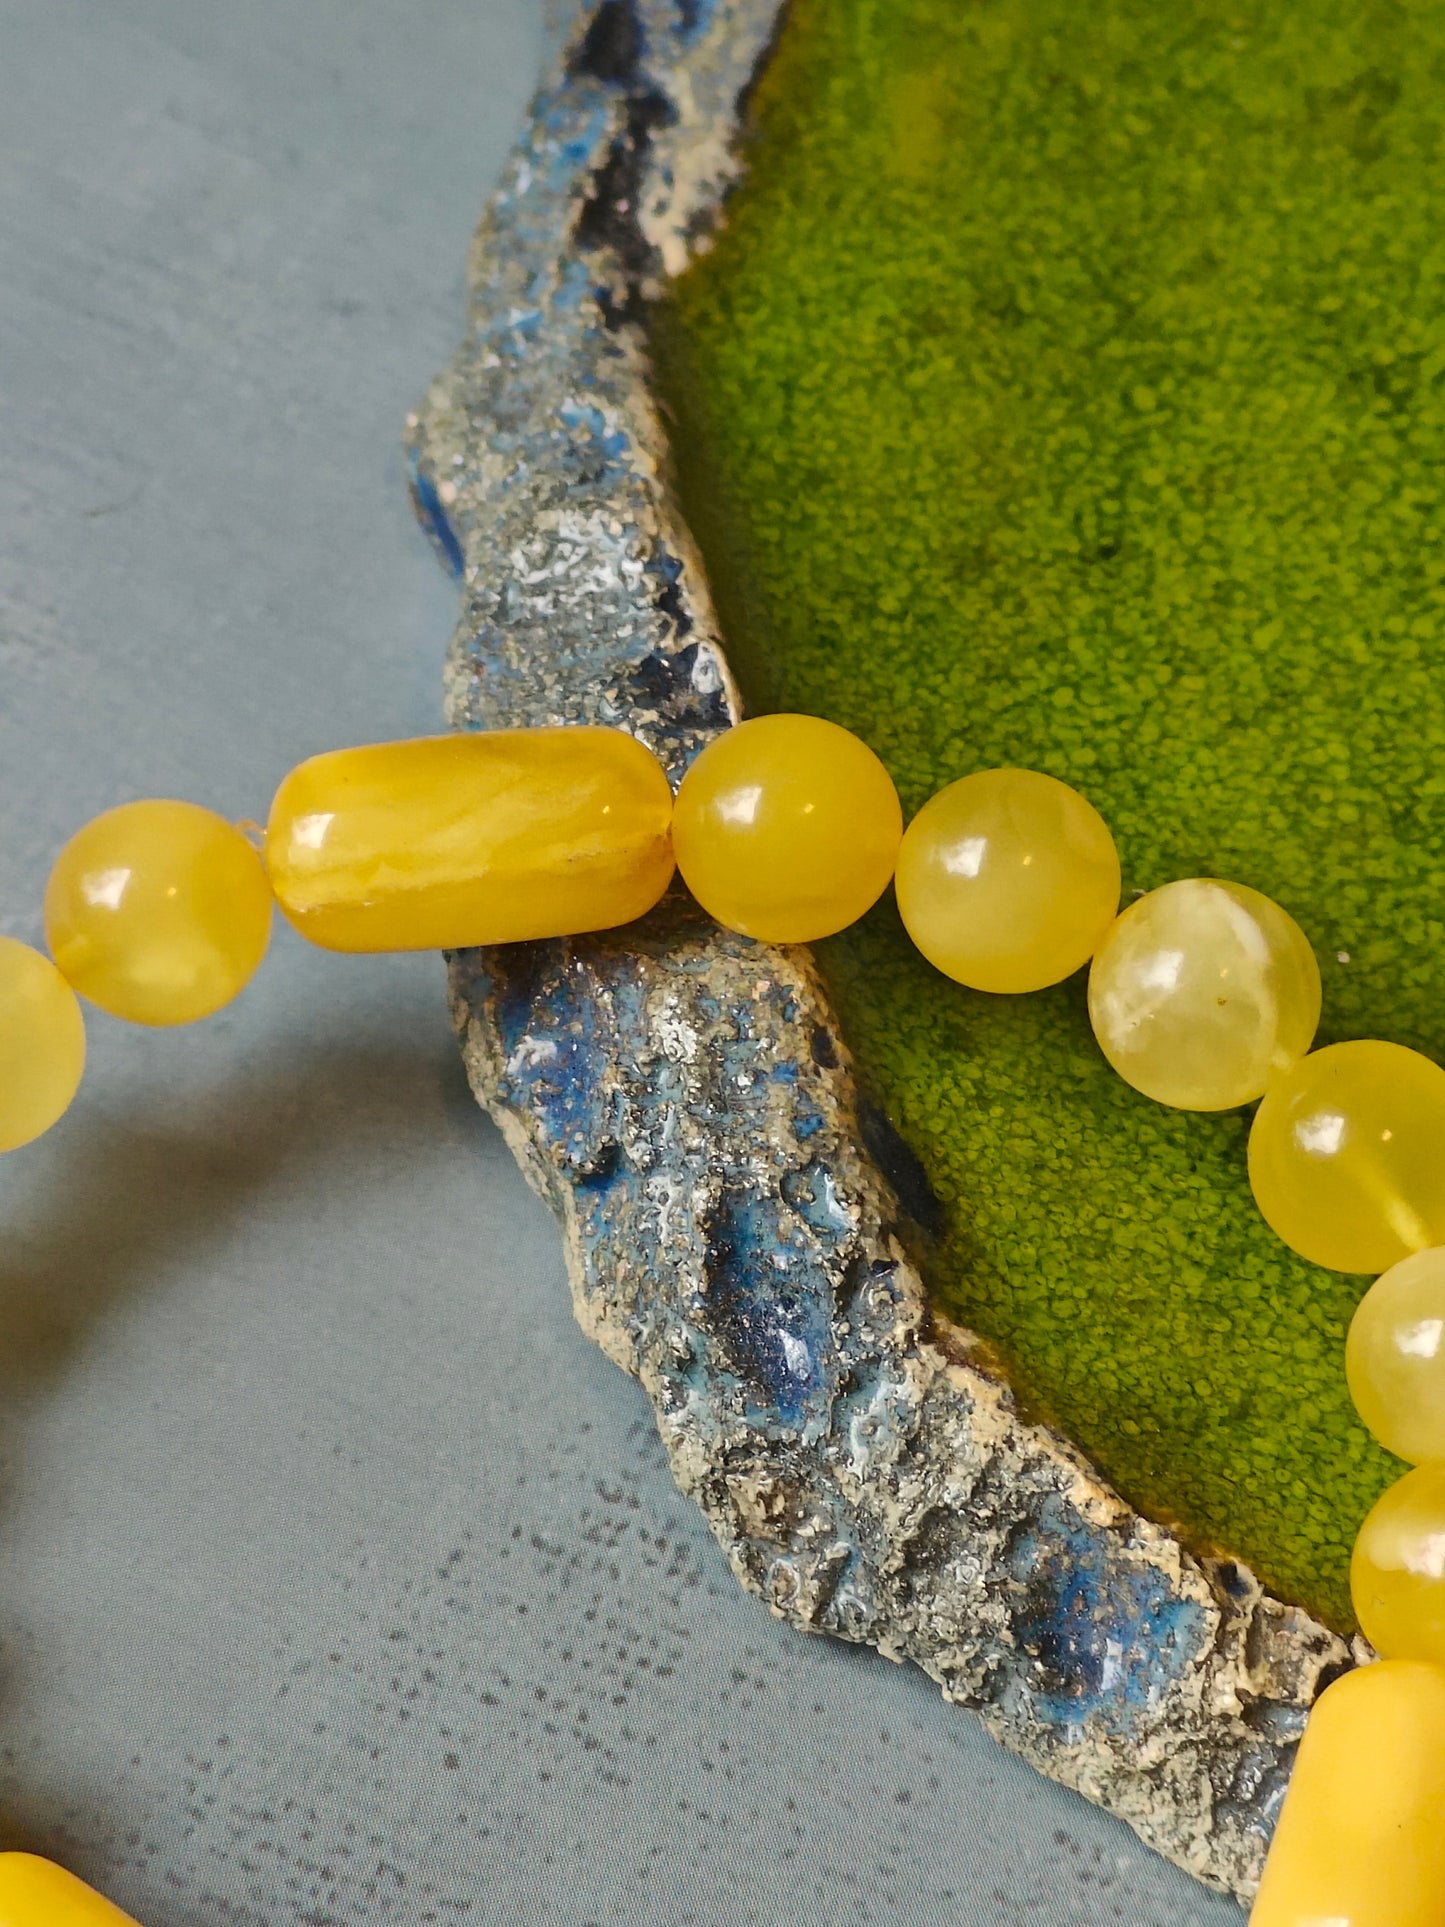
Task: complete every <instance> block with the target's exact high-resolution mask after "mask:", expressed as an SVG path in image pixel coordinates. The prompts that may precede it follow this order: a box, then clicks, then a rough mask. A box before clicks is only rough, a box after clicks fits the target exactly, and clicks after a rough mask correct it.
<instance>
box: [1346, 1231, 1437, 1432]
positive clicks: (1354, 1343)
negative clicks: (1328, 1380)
mask: <svg viewBox="0 0 1445 1927" xmlns="http://www.w3.org/2000/svg"><path fill="white" fill-rule="evenodd" d="M1345 1371H1346V1374H1347V1375H1348V1377H1349V1381H1350V1396H1351V1397H1352V1398H1353V1399H1354V1401H1355V1410H1356V1411H1357V1412H1358V1413H1359V1415H1360V1417H1361V1418H1362V1419H1363V1420H1364V1422H1365V1424H1366V1425H1367V1426H1368V1427H1369V1428H1370V1430H1371V1431H1372V1432H1373V1433H1374V1435H1375V1437H1376V1438H1377V1439H1378V1440H1379V1441H1380V1443H1381V1445H1383V1446H1384V1448H1385V1450H1386V1451H1387V1452H1394V1453H1395V1454H1397V1456H1398V1457H1400V1458H1402V1459H1408V1460H1409V1461H1410V1463H1411V1464H1412V1465H1423V1464H1424V1462H1425V1461H1426V1460H1427V1459H1445V1247H1442V1246H1440V1245H1432V1246H1431V1248H1430V1249H1429V1250H1428V1251H1417V1252H1416V1253H1415V1255H1414V1257H1413V1258H1402V1259H1401V1261H1400V1263H1399V1264H1397V1265H1392V1266H1391V1268H1390V1269H1389V1270H1388V1271H1387V1272H1386V1273H1385V1275H1384V1277H1383V1278H1377V1279H1376V1280H1375V1282H1374V1284H1373V1285H1371V1287H1370V1289H1369V1290H1368V1291H1367V1292H1366V1293H1365V1295H1364V1297H1363V1298H1362V1299H1361V1300H1360V1305H1359V1309H1358V1310H1357V1311H1356V1313H1355V1316H1354V1319H1353V1321H1352V1323H1351V1325H1350V1336H1349V1339H1348V1342H1347V1343H1346V1345H1345Z"/></svg>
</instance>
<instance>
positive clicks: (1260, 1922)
mask: <svg viewBox="0 0 1445 1927" xmlns="http://www.w3.org/2000/svg"><path fill="white" fill-rule="evenodd" d="M1249 1919H1250V1927H1441V1923H1442V1922H1445V1669H1441V1668H1440V1667H1436V1666H1424V1665H1417V1664H1412V1663H1411V1662H1409V1661H1396V1662H1389V1663H1385V1664H1382V1665H1378V1666H1364V1667H1361V1668H1360V1669H1359V1670H1358V1671H1357V1672H1353V1673H1346V1674H1345V1676H1344V1678H1343V1679H1338V1680H1336V1681H1335V1683H1334V1684H1333V1685H1332V1686H1329V1687H1327V1688H1326V1689H1325V1691H1324V1692H1323V1693H1322V1694H1321V1695H1320V1697H1319V1699H1318V1701H1317V1702H1316V1703H1315V1708H1314V1711H1313V1712H1312V1713H1311V1714H1310V1717H1309V1724H1308V1725H1307V1726H1306V1728H1305V1734H1304V1738H1303V1740H1302V1741H1301V1742H1300V1749H1299V1754H1298V1756H1297V1758H1296V1761H1295V1767H1294V1772H1293V1774H1292V1776H1291V1778H1290V1783H1289V1790H1288V1792H1287V1793H1286V1794H1285V1801H1284V1807H1283V1810H1282V1811H1281V1813H1280V1817H1279V1825H1278V1827H1277V1828H1276V1829H1275V1836H1274V1844H1273V1846H1272V1847H1271V1848H1270V1854H1269V1860H1268V1863H1267V1864H1266V1866H1265V1870H1264V1879H1263V1880H1262V1882H1261V1883H1260V1889H1259V1894H1258V1897H1257V1898H1256V1900H1255V1903H1254V1911H1253V1912H1252V1913H1251V1914H1250V1916H1249Z"/></svg>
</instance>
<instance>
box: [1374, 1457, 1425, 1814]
mask: <svg viewBox="0 0 1445 1927" xmlns="http://www.w3.org/2000/svg"><path fill="white" fill-rule="evenodd" d="M1350 1597H1351V1599H1352V1600H1353V1601H1354V1607H1355V1617H1356V1618H1357V1619H1358V1620H1359V1622H1360V1628H1361V1630H1362V1631H1363V1633H1364V1635H1365V1638H1366V1639H1368V1640H1369V1642H1370V1644H1371V1645H1372V1646H1373V1647H1374V1649H1375V1651H1376V1652H1377V1653H1380V1654H1382V1655H1383V1656H1384V1657H1385V1658H1386V1659H1427V1660H1431V1661H1433V1662H1434V1663H1435V1664H1436V1665H1438V1666H1445V1465H1442V1464H1440V1463H1438V1462H1437V1463H1434V1464H1431V1465H1421V1466H1417V1467H1416V1468H1415V1470H1414V1471H1413V1472H1407V1473H1406V1474H1405V1476H1404V1478H1403V1479H1398V1480H1396V1482H1395V1484H1394V1485H1392V1486H1391V1487H1390V1489H1389V1491H1388V1492H1387V1493H1386V1494H1385V1495H1384V1497H1383V1498H1382V1499H1381V1500H1380V1501H1379V1503H1378V1504H1377V1505H1376V1506H1375V1508H1374V1510H1373V1511H1372V1512H1371V1513H1370V1516H1369V1517H1368V1518H1367V1519H1366V1520H1365V1523H1364V1524H1363V1525H1362V1526H1361V1527H1360V1536H1359V1538H1358V1539H1356V1541H1355V1552H1354V1557H1353V1558H1352V1559H1351V1561H1350ZM1441 1831H1442V1832H1445V1827H1442V1829H1441Z"/></svg>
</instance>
